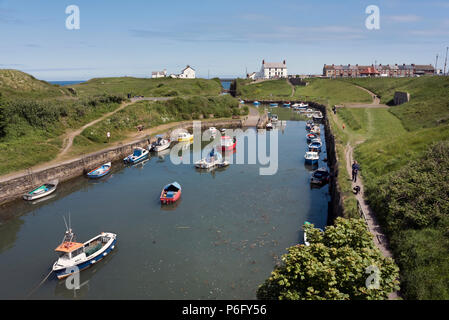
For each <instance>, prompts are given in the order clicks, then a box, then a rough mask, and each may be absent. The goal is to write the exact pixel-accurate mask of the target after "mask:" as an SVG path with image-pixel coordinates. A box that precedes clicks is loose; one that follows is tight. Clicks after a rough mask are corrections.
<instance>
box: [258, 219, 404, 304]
mask: <svg viewBox="0 0 449 320" xmlns="http://www.w3.org/2000/svg"><path fill="white" fill-rule="evenodd" d="M305 232H307V240H308V242H309V243H310V245H309V246H305V245H302V244H299V245H296V246H293V247H290V248H289V249H288V253H287V254H285V255H283V257H282V261H283V264H282V265H281V266H280V267H277V268H276V269H275V270H274V271H273V272H272V273H271V276H270V277H269V278H268V279H267V280H266V281H265V283H263V284H262V285H261V286H260V287H259V289H258V290H257V298H258V299H264V300H267V299H269V300H272V299H279V300H334V299H345V300H347V299H351V300H352V299H386V298H388V294H389V293H390V292H392V291H394V290H397V289H399V281H398V280H397V278H398V275H399V269H398V267H397V266H396V264H395V263H394V261H393V260H392V259H391V258H386V257H383V256H382V254H381V252H380V251H379V249H377V248H376V247H375V246H374V243H373V240H372V236H371V234H370V233H369V231H368V230H367V229H366V225H365V222H364V221H363V220H361V219H344V218H337V219H336V221H335V225H333V226H328V227H327V228H326V230H325V231H324V232H321V231H320V230H319V229H315V228H313V225H308V226H307V225H306V226H305ZM377 280H378V281H377ZM376 284H377V286H376Z"/></svg>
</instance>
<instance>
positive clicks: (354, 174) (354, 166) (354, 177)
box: [352, 160, 360, 182]
mask: <svg viewBox="0 0 449 320" xmlns="http://www.w3.org/2000/svg"><path fill="white" fill-rule="evenodd" d="M359 170H360V166H359V164H358V163H357V161H355V160H354V163H353V164H352V181H354V182H357V174H358V173H359Z"/></svg>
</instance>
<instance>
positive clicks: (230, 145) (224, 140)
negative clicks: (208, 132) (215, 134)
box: [221, 136, 237, 151]
mask: <svg viewBox="0 0 449 320" xmlns="http://www.w3.org/2000/svg"><path fill="white" fill-rule="evenodd" d="M236 144H237V140H236V139H235V137H234V138H232V139H231V137H229V136H223V137H221V150H222V151H226V150H234V149H235V145H236Z"/></svg>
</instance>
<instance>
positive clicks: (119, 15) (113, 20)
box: [0, 0, 449, 81]
mask: <svg viewBox="0 0 449 320" xmlns="http://www.w3.org/2000/svg"><path fill="white" fill-rule="evenodd" d="M69 5H76V6H78V8H79V11H80V28H79V29H78V30H76V29H75V30H69V29H67V28H66V19H67V18H68V17H69V14H66V8H67V6H69ZM369 5H376V6H378V8H379V26H380V28H379V29H374V30H369V29H367V28H366V26H365V20H366V19H367V18H368V16H369V14H367V13H365V9H366V8H367V7H368V6H369ZM447 46H449V1H447V0H446V1H442V0H440V1H438V0H427V1H419V0H418V1H416V0H385V1H374V0H369V1H355V0H347V1H341V0H334V1H331V0H320V1H310V0H308V1H302V0H296V1H292V0H289V1H288V0H276V1H274V0H271V1H266V0H257V1H253V0H238V1H236V0H225V1H218V0H209V1H203V0H188V1H187V0H182V1H178V0H176V1H174V0H164V1H160V0H157V1H154V0H128V1H123V0H121V1H117V0H70V1H65V0H54V1H53V0H45V1H44V0H40V1H36V0H29V1H24V0H0V68H2V69H4V68H8V69H18V70H22V71H24V72H27V73H30V74H32V75H33V76H35V77H36V78H38V79H43V80H47V81H52V80H53V81H54V80H87V79H91V78H94V77H109V76H136V77H150V76H151V72H152V71H158V70H163V69H166V70H167V72H168V73H180V72H181V70H182V69H183V68H184V67H185V66H186V65H190V66H192V67H193V68H194V69H195V70H196V73H197V77H204V78H207V77H210V78H212V77H215V76H219V77H237V76H240V77H243V76H245V72H246V71H248V72H252V71H259V70H260V68H261V63H262V60H263V59H265V61H268V62H281V61H283V60H286V63H287V67H288V72H289V74H321V73H322V69H323V65H324V64H369V65H371V64H374V63H378V64H379V63H382V64H395V63H398V64H402V63H416V64H433V65H434V64H435V58H436V55H437V54H438V55H439V58H438V68H443V64H444V58H445V54H446V47H447Z"/></svg>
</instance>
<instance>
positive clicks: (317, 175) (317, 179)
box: [310, 168, 330, 185]
mask: <svg viewBox="0 0 449 320" xmlns="http://www.w3.org/2000/svg"><path fill="white" fill-rule="evenodd" d="M329 178H330V174H329V172H328V171H327V169H326V168H318V169H317V170H315V171H313V173H312V176H311V177H310V183H312V184H319V185H322V184H326V183H328V182H329Z"/></svg>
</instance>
